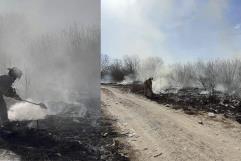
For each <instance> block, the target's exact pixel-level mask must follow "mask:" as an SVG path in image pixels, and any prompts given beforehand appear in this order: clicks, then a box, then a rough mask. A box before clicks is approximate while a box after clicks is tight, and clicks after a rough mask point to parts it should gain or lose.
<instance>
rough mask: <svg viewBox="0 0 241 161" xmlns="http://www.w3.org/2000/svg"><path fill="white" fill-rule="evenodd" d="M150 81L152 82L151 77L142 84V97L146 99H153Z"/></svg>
mask: <svg viewBox="0 0 241 161" xmlns="http://www.w3.org/2000/svg"><path fill="white" fill-rule="evenodd" d="M152 80H153V77H150V78H149V79H147V80H145V82H144V95H145V96H146V97H147V98H152V97H153V91H152Z"/></svg>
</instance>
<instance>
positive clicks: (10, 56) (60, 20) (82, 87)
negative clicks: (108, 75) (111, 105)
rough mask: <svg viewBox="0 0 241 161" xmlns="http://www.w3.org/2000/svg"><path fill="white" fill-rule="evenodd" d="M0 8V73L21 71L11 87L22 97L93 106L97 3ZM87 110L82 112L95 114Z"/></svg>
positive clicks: (72, 0) (75, 0)
mask: <svg viewBox="0 0 241 161" xmlns="http://www.w3.org/2000/svg"><path fill="white" fill-rule="evenodd" d="M0 6H1V7H0V8H1V10H0V74H6V73H7V68H8V67H13V66H16V67H18V68H20V69H21V70H22V71H23V77H22V78H21V79H20V80H18V81H17V82H16V83H15V87H16V89H17V92H18V93H19V94H20V96H21V97H22V98H31V99H33V100H34V101H35V102H44V103H48V102H58V101H61V102H66V103H71V102H76V101H77V102H78V101H80V98H81V97H82V96H84V97H85V98H86V99H89V100H94V101H92V102H98V100H99V97H100V90H99V83H100V78H99V60H100V26H99V25H100V14H99V11H100V8H99V6H100V1H99V0H81V1H79V0H69V1H64V0H51V2H50V1H48V0H41V1H30V0H24V1H21V2H20V1H17V0H13V1H11V3H9V2H8V1H6V0H3V1H1V2H0ZM3 6H5V7H3ZM19 105H21V107H22V108H24V107H23V105H27V104H19ZM93 106H94V107H87V109H88V108H95V109H96V110H95V111H98V108H99V107H98V103H96V104H95V105H93ZM17 107H18V106H17ZM79 107H80V108H81V106H79ZM18 108H19V107H18ZM18 108H16V107H15V108H14V109H18ZM66 108H68V107H66ZM26 109H30V111H31V109H32V108H30V105H27V107H26ZM20 112H21V111H20ZM32 112H34V111H32ZM36 112H37V111H36Z"/></svg>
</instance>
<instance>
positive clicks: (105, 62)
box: [100, 54, 110, 78]
mask: <svg viewBox="0 0 241 161" xmlns="http://www.w3.org/2000/svg"><path fill="white" fill-rule="evenodd" d="M100 63H101V64H100V66H101V70H100V72H101V78H103V77H104V76H105V75H107V74H108V73H109V67H110V58H109V56H108V55H106V54H101V62H100Z"/></svg>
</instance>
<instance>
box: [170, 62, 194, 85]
mask: <svg viewBox="0 0 241 161" xmlns="http://www.w3.org/2000/svg"><path fill="white" fill-rule="evenodd" d="M194 75H195V73H194V70H193V66H192V64H184V65H183V64H175V65H174V66H173V69H172V72H171V73H170V74H169V80H170V81H171V84H174V85H175V86H179V87H190V86H193V84H194V80H195V76H194Z"/></svg>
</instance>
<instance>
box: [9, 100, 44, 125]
mask: <svg viewBox="0 0 241 161" xmlns="http://www.w3.org/2000/svg"><path fill="white" fill-rule="evenodd" d="M47 114H48V112H47V110H46V109H42V108H41V107H40V106H37V105H32V104H30V103H26V102H23V103H22V102H21V103H16V104H14V105H12V106H11V107H10V109H9V111H8V117H9V119H10V120H11V121H23V120H39V119H44V118H45V117H46V116H47Z"/></svg>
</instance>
